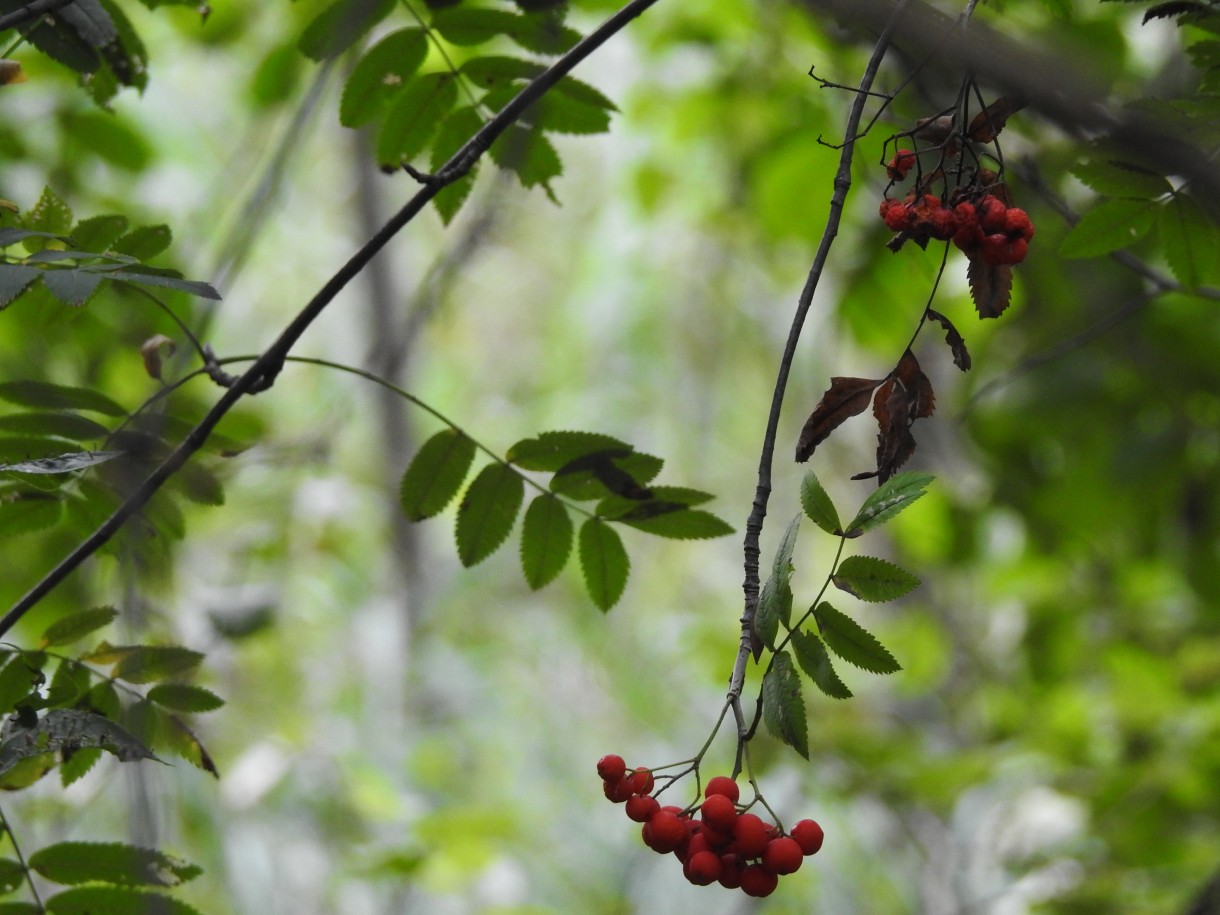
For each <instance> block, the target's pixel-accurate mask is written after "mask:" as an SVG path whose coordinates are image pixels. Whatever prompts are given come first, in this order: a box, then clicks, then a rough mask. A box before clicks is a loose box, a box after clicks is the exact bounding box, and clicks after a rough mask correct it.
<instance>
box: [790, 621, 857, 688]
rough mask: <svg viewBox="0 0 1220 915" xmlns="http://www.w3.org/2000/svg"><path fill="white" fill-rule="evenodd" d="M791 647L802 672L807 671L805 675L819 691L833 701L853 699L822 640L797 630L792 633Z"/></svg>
mask: <svg viewBox="0 0 1220 915" xmlns="http://www.w3.org/2000/svg"><path fill="white" fill-rule="evenodd" d="M791 645H792V650H793V651H794V652H796V660H797V663H798V664H800V665H801V670H803V671H805V675H806V676H808V677H809V679H810V680H812V681H813V683H814V685H815V686H817V688H818V689H820V690H821V691H822V692H824V693H825V694H826V695H828V696H829V697H830V698H831V699H850V698H851V696H852V692H851V690H850V689H848V688H847V685H846V684H845V683H844V682H843V681H842V680H840V679H839V675H838V674H837V673H836V672H835V668H834V664H832V663H831V661H830V655H829V654H827V653H826V646H825V645H823V644H822V640H821V639H819V638H818V637H817V636H816V635H813V634H812V633H810V632H804V631H802V630H796V631H794V632H793V633H792V641H791Z"/></svg>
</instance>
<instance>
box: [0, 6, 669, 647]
mask: <svg viewBox="0 0 1220 915" xmlns="http://www.w3.org/2000/svg"><path fill="white" fill-rule="evenodd" d="M656 2H657V0H631V2H629V3H627V4H626V5H625V6H623V7H622V8H621V9H619V11H618V12H616V13H615V14H614V15H613V16H611V17H610V18H609V19H607V20H606V21H605V22H603V23H602V24H601V25H600V26H598V27H597V28H596V29H595V30H594V31H592V32H590V33H589V35H587V36H586V37H585V38H583V39H581V40H580V41H579V42H577V43H576V44H575V45H574V46H573V47H572V48H571V50H569V51H568V52H567V53H566V54H564V55H563V57H561V58H559V60H557V61H555V63H553V64H552V65H551V66H550V67H548V68H547V69H546V70H545V71H544V72H542V73H540V74H539V75H538V76H537V77H536V78H534V79H533V80H532V81H531V82H530V83H529V84H528V85H526V86H525V87H524V88H523V89H522V90H521V91H520V92H519V93H517V95H516V96H515V97H514V98H513V100H512V101H510V102H509V103H508V104H507V105H505V106H504V108H503V109H502V110H501V111H500V112H499V113H498V114H497V115H496V116H495V117H494V118H492V119H491V120H490V121H488V122H487V123H486V124H484V125H483V127H482V128H480V129H479V131H478V132H477V133H475V135H474V136H473V137H471V138H470V139H469V140H468V141H467V142H466V144H465V145H464V146H463V147H462V148H461V149H459V150H458V151H457V152H456V153H455V154H454V155H453V157H452V158H451V159H450V160H449V161H448V162H446V163H445V165H444V167H443V168H441V170H440V171H439V172H437V176H436V177H437V180H436V182H435V183H431V184H427V185H425V186H423V187H421V188H420V189H419V190H418V191H417V192H416V194H415V196H414V197H412V198H411V200H410V201H409V202H408V203H407V204H406V206H404V207H403V208H402V209H401V210H399V211H398V212H397V213H396V214H394V216H392V217H391V218H390V220H389V221H388V222H387V223H386V224H385V225H384V226H382V228H381V230H380V231H378V232H377V233H376V234H375V235H374V236H373V237H372V238H370V239H369V240H368V241H367V242H365V244H364V245H363V246H362V247H361V248H360V250H359V251H357V252H356V253H355V254H354V255H352V257H351V259H349V260H348V262H347V263H346V264H344V265H343V266H342V267H340V268H339V270H338V271H337V272H336V273H335V274H334V276H332V277H331V278H330V280H328V281H327V282H326V284H325V285H324V286H323V287H322V288H321V289H320V290H319V291H318V292H317V294H315V295H314V297H313V298H312V299H310V301H309V302H308V303H307V304H306V305H305V307H304V308H302V309H301V311H300V312H299V313H298V314H297V316H296V317H295V318H293V319H292V321H291V322H290V323H289V324H288V326H287V327H286V328H284V330H283V331H282V332H281V333H280V335H279V337H278V338H277V339H276V340H275V342H274V343H272V344H271V345H270V346H269V347H268V348H267V349H266V350H265V351H264V352H263V354H262V355H261V356H259V358H258V359H257V361H255V363H254V364H253V365H252V366H250V368H249V369H247V370H246V372H245V374H243V375H242V376H241V377H240V378H238V379H237V380H236V381H235V382H234V384H233V386H232V387H230V388H228V389H227V390H226V391H225V392H224V394H223V395H222V396H221V398H220V399H219V400H218V401H217V402H216V404H215V405H214V406H213V407H212V409H211V410H209V411H208V413H207V415H206V416H204V418H203V419H201V420H200V421H199V423H198V425H196V426H195V428H194V429H192V430H191V431H190V432H189V433H188V434H187V436H186V438H185V439H183V441H182V443H181V444H179V445H178V447H177V448H175V449H174V450H173V451H172V452H171V453H170V454H169V456H168V457H166V458H165V460H164V461H163V462H162V463H161V465H160V466H158V467H157V468H156V469H155V470H154V471H153V472H152V473H151V474H149V476H148V477H147V478H146V479H145V480H144V482H143V483H142V484H141V485H140V486H139V488H137V489H136V490H135V492H133V493H132V494H131V495H130V496H128V498H127V499H126V500H125V501H124V502H123V504H122V505H120V506H119V507H118V508H117V509H116V510H115V512H114V514H112V515H111V516H110V517H109V518H107V519H106V521H104V522H103V523H102V525H101V526H100V527H98V529H97V530H96V531H94V532H93V533H92V534H91V535H90V536H89V537H88V538H86V539H85V540H84V541H83V542H82V543H80V544H79V545H78V546H77V547H76V548H75V549H74V550H72V552H71V553H69V554H68V555H67V556H66V557H64V558H63V559H62V560H61V561H60V562H59V564H58V565H56V566H55V568H53V569H52V570H51V571H50V572H48V573H47V574H46V575H44V576H43V578H42V579H41V580H40V581H39V582H38V583H37V584H35V585H34V587H33V588H31V589H30V590H29V592H27V593H26V595H25V596H24V597H22V598H21V599H20V600H19V601H17V603H15V604H14V605H13V607H12V609H10V610H9V611H8V613H6V614H5V615H4V617H3V618H2V619H0V636H3V635H4V633H6V632H8V631H9V630H10V629H11V628H12V627H13V626H14V625H15V624H16V623H17V621H18V620H20V619H21V617H23V616H24V615H25V614H26V613H27V612H29V610H30V609H31V608H33V607H34V606H35V605H37V604H38V602H39V601H40V600H42V598H44V597H45V596H46V595H47V594H49V593H50V592H51V591H52V590H54V589H55V587H56V586H57V585H58V584H59V583H60V582H62V581H63V580H64V579H65V578H67V577H68V575H70V574H71V573H72V572H73V571H74V570H75V569H76V567H77V566H79V565H80V564H81V563H82V562H84V561H85V560H86V559H88V558H89V557H90V556H92V555H93V554H94V553H96V552H97V551H98V550H99V549H100V548H101V547H102V546H103V545H104V544H105V543H106V542H107V541H108V540H110V538H111V537H113V536H114V535H115V534H116V533H117V532H118V530H119V529H120V528H121V527H122V526H123V525H124V524H126V523H127V521H128V519H130V518H131V517H132V516H133V515H135V514H136V512H138V511H139V510H140V509H141V508H143V507H144V505H145V504H146V503H147V502H148V500H149V499H151V498H152V497H153V495H154V494H155V493H156V492H157V490H159V489H160V488H161V487H162V486H163V485H165V482H166V481H167V480H169V479H170V477H172V476H173V475H174V474H175V473H177V472H178V471H179V470H180V469H181V468H182V466H183V465H184V464H186V462H187V461H188V460H189V459H190V457H191V455H193V454H194V453H195V452H196V451H198V450H199V449H200V448H202V447H203V445H204V443H205V442H206V441H207V439H208V436H209V435H210V434H211V433H212V430H213V429H215V428H216V426H217V425H218V424H219V423H220V421H221V419H223V418H224V416H225V415H226V414H227V413H228V412H229V411H230V410H232V409H233V407H234V406H235V405H236V404H237V402H238V401H239V400H241V398H242V397H244V396H245V395H246V394H251V393H256V392H258V391H262V390H266V389H267V388H269V387H270V386H271V385H272V384H273V383H274V381H275V378H276V376H277V375H278V374H279V371H280V369H281V368H282V367H283V365H284V360H285V358H286V357H287V356H288V354H289V352H290V351H291V350H292V348H293V346H295V345H296V343H297V341H298V340H299V339H300V338H301V335H302V334H304V333H305V331H306V330H307V329H308V328H309V326H310V325H311V324H313V322H314V321H316V320H317V318H318V316H319V315H321V314H322V312H323V311H324V310H325V309H326V307H327V306H328V305H329V304H330V303H331V302H332V301H333V300H334V298H335V296H337V295H338V294H339V292H340V291H342V290H343V288H344V287H345V286H346V285H347V284H348V283H350V282H351V281H352V280H353V279H354V278H355V277H356V276H357V275H359V273H360V271H361V270H363V269H364V267H365V265H366V264H368V262H369V261H370V260H372V259H373V257H374V256H375V255H376V254H377V252H379V251H380V250H381V249H382V248H384V247H385V246H386V244H388V243H389V241H390V239H392V238H393V237H394V236H395V235H397V234H398V233H399V232H400V231H401V230H402V229H403V227H404V226H406V225H407V224H408V223H410V222H411V220H412V219H414V218H415V217H416V216H418V215H419V213H420V212H421V211H422V210H423V209H424V207H425V206H427V205H428V203H429V202H431V200H432V198H433V197H435V196H436V195H437V193H439V192H440V190H441V189H442V188H443V187H444V186H445V185H447V184H450V183H452V182H453V181H456V180H458V179H459V178H461V177H462V176H463V175H465V174H466V173H467V172H469V171H470V169H471V167H472V166H473V165H474V163H475V162H476V161H477V160H478V158H479V157H480V156H481V155H482V154H483V153H484V152H485V151H486V150H487V149H488V148H489V147H490V146H491V144H492V143H493V142H495V140H496V138H497V137H499V136H500V134H502V133H503V132H504V131H505V130H507V129H508V127H509V126H510V125H512V124H513V123H514V122H515V121H516V120H517V118H519V117H520V116H521V114H522V113H523V112H524V111H525V110H526V109H527V108H529V107H530V105H532V104H534V102H536V101H538V99H540V98H541V97H542V96H543V95H545V94H546V93H547V92H548V91H549V90H550V89H551V88H552V87H553V86H554V85H555V84H556V83H558V82H559V80H561V79H562V78H563V77H564V76H566V75H567V74H568V73H569V72H571V71H572V70H573V69H574V68H575V67H576V65H577V64H579V63H580V62H581V61H583V60H584V59H585V58H587V57H588V56H589V55H590V54H592V53H593V52H594V51H595V50H597V49H598V48H599V47H601V46H602V45H603V44H605V42H606V41H607V40H609V39H610V38H611V37H612V36H614V35H615V34H617V33H618V32H620V31H621V30H622V29H623V28H624V27H625V26H626V25H627V23H629V22H630V21H631V20H632V19H634V18H636V17H637V16H639V15H640V14H641V13H643V12H644V11H645V10H646V9H648V8H649V7H650V6H652V5H653V4H654V3H656Z"/></svg>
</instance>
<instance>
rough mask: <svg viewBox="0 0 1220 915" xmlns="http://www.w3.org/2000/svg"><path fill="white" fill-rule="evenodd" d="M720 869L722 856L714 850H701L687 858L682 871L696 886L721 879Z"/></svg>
mask: <svg viewBox="0 0 1220 915" xmlns="http://www.w3.org/2000/svg"><path fill="white" fill-rule="evenodd" d="M720 870H721V864H720V856H719V855H718V854H716V853H715V852H714V851H701V852H696V853H695V854H693V855H691V856H690V858H689V859H687V862H686V864H685V865H684V866H683V868H682V873H684V874H685V875H686V879H687V880H689V881H690V882H691V883H693V884H695V886H707V885H708V884H709V883H715V882H716V881H717V880H718V879H720Z"/></svg>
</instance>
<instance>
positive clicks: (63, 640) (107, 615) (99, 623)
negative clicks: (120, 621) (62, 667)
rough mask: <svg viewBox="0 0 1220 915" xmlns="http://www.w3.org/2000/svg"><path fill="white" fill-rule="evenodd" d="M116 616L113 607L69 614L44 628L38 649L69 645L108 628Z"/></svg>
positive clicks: (116, 611) (117, 612)
mask: <svg viewBox="0 0 1220 915" xmlns="http://www.w3.org/2000/svg"><path fill="white" fill-rule="evenodd" d="M118 615H119V611H118V610H116V609H114V607H94V608H93V609H92V610H81V611H80V612H78V613H72V614H69V615H68V616H65V617H63V618H61V619H58V620H56V621H55V622H53V623H52V624H51V625H50V626H48V627H47V628H46V630H45V631H44V632H43V633H42V639H41V641H40V643H39V644H40V647H42V648H50V647H52V646H54V645H70V644H71V643H72V642H75V641H76V640H77V639H82V638H84V637H85V636H87V635H88V634H89V633H91V632H96V631H97V630H98V629H101V628H102V627H103V626H109V625H110V624H111V623H112V622H114V620H115V619H116V618H117V617H118Z"/></svg>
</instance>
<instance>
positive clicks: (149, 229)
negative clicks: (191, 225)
mask: <svg viewBox="0 0 1220 915" xmlns="http://www.w3.org/2000/svg"><path fill="white" fill-rule="evenodd" d="M173 241H174V236H173V233H172V232H170V229H169V226H166V225H157V226H140V227H139V228H138V229H132V230H131V231H130V232H128V233H127V234H126V235H124V236H123V237H122V238H120V239H119V240H118V241H116V242H115V243H114V246H113V249H112V250H114V251H115V252H116V253H118V254H126V255H127V256H128V257H134V258H135V259H136V260H138V261H146V260H151V259H152V258H154V257H156V256H157V255H158V254H160V253H161V252H163V251H165V250H166V249H168V248H169V246H170V245H171V244H173Z"/></svg>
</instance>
